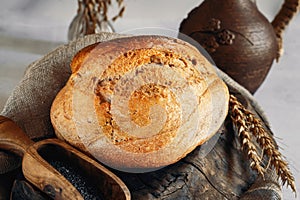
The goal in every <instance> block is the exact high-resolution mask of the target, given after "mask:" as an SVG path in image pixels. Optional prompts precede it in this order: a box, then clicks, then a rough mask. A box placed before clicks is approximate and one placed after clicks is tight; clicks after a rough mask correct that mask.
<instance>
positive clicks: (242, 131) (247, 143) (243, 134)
mask: <svg viewBox="0 0 300 200" xmlns="http://www.w3.org/2000/svg"><path fill="white" fill-rule="evenodd" d="M235 100H236V99H234V98H232V97H230V117H231V119H232V122H233V124H234V127H235V128H236V130H237V133H238V136H239V137H240V140H241V146H242V149H243V150H244V151H246V153H247V156H248V159H249V160H251V163H250V167H251V169H253V170H255V171H257V172H258V173H259V174H260V175H261V176H263V175H264V168H263V167H262V166H261V158H260V157H259V156H258V152H257V149H256V147H255V145H254V143H253V142H252V140H251V136H250V134H251V133H250V131H249V129H248V127H247V124H246V121H245V120H244V118H245V115H244V113H243V112H242V111H241V110H240V105H239V104H238V103H237V102H236V101H235Z"/></svg>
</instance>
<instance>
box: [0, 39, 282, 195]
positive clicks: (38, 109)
mask: <svg viewBox="0 0 300 200" xmlns="http://www.w3.org/2000/svg"><path fill="white" fill-rule="evenodd" d="M117 37H122V35H119V34H115V33H101V34H95V35H88V36H86V37H84V38H80V39H78V40H75V41H72V42H70V43H68V44H66V45H63V46H60V47H58V48H57V49H55V50H53V51H52V52H50V53H49V54H47V55H45V56H44V57H42V58H41V59H39V60H37V61H36V62H34V63H32V64H31V65H29V66H28V68H27V70H26V72H25V75H24V77H23V79H22V80H21V82H20V83H19V84H18V86H17V87H16V88H15V89H14V90H13V92H12V94H11V96H10V97H9V99H8V101H7V102H6V104H5V106H4V109H3V110H2V112H1V115H4V116H6V117H9V118H11V119H12V120H14V121H15V122H16V123H17V124H18V125H19V126H20V127H21V128H22V129H23V130H24V131H25V132H26V133H27V134H28V136H29V137H30V138H31V139H33V140H35V141H37V140H41V139H43V138H47V137H54V132H53V128H52V126H51V122H50V112H49V111H50V107H51V104H52V101H53V99H54V98H55V96H56V94H57V93H58V92H59V90H60V89H61V88H62V87H63V86H64V85H65V83H66V81H67V80H68V78H69V76H70V73H71V71H70V62H71V60H72V58H73V56H74V55H75V54H76V53H77V52H78V51H79V50H80V49H82V48H83V47H85V46H88V45H90V44H93V43H96V42H102V41H106V40H109V39H113V38H117ZM217 73H218V75H219V76H220V77H221V78H222V79H223V80H224V81H225V82H226V84H227V85H228V87H229V89H230V91H232V92H234V93H235V94H236V95H237V96H239V97H240V98H242V99H243V102H246V104H247V106H248V108H249V109H251V110H252V111H253V112H255V113H256V114H258V115H259V116H260V117H261V118H262V120H263V122H264V123H265V125H266V126H267V127H269V123H268V120H267V118H266V116H265V115H264V112H263V110H262V109H261V107H260V106H259V105H258V103H257V102H256V100H255V99H254V97H253V96H252V95H251V94H250V93H249V92H248V91H247V90H246V89H245V88H243V87H242V86H240V85H239V84H238V83H236V82H235V81H234V80H232V79H231V78H230V77H229V76H227V75H226V74H225V73H223V72H222V71H220V70H217ZM218 134H220V138H219V139H218V143H217V144H216V145H215V147H214V148H213V150H212V151H211V152H210V153H209V154H208V155H207V156H206V157H205V158H203V159H199V158H198V156H197V155H198V154H201V147H199V148H197V149H196V150H195V151H193V152H192V153H191V154H189V155H188V156H187V157H186V158H184V159H182V160H181V161H179V162H178V163H175V164H174V165H171V166H169V167H166V168H163V169H162V170H159V171H154V172H151V173H145V174H128V173H123V172H116V174H117V175H118V176H120V177H121V178H122V179H123V180H124V182H125V183H126V184H127V185H128V187H129V189H130V190H131V193H132V197H133V199H174V198H177V199H206V198H208V199H211V198H216V199H220V198H222V199H224V198H225V199H239V198H241V199H251V200H252V199H253V200H254V199H261V198H263V199H281V187H280V185H279V184H278V181H277V176H276V175H275V173H274V170H272V169H270V170H268V172H267V173H266V175H265V177H264V179H262V178H260V177H258V176H257V175H256V173H255V172H253V171H252V170H250V168H249V161H248V160H247V158H246V156H245V155H243V153H242V151H241V150H240V148H241V147H240V145H239V142H238V138H237V135H236V134H234V133H233V131H232V127H231V126H230V124H229V123H227V122H226V121H225V122H224V126H223V127H222V128H221V129H220V130H219V133H218ZM19 164H20V163H19V162H18V160H14V159H12V158H11V156H10V155H9V154H7V152H4V151H1V150H0V174H4V173H5V172H7V171H10V170H12V169H14V168H16V167H17V166H18V165H19Z"/></svg>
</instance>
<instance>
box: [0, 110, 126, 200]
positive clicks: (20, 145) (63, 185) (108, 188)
mask: <svg viewBox="0 0 300 200" xmlns="http://www.w3.org/2000/svg"><path fill="white" fill-rule="evenodd" d="M0 149H5V150H8V151H10V152H13V153H15V154H17V155H19V156H21V157H23V159H22V171H23V174H24V177H25V178H26V179H27V180H28V181H29V182H31V183H32V184H33V185H35V186H36V187H37V188H39V189H40V190H41V191H43V192H45V193H46V194H47V195H48V196H50V197H52V198H53V199H74V200H82V199H85V198H86V197H85V195H86V194H82V192H80V189H78V187H75V186H74V183H72V180H70V179H69V178H67V177H72V176H70V174H69V175H68V174H67V173H68V172H70V170H69V169H67V170H66V174H65V175H63V173H60V172H59V170H58V169H56V168H55V167H54V166H53V164H50V163H55V162H58V163H64V164H66V165H67V166H71V168H72V169H73V171H75V172H76V173H78V174H80V176H81V177H84V179H85V181H86V182H88V183H85V184H88V185H89V187H92V188H94V190H95V191H96V192H95V191H94V192H93V193H94V194H95V195H97V197H96V198H95V197H93V198H95V199H124V200H129V199H130V192H129V190H128V188H127V187H126V185H125V184H124V183H123V182H122V180H121V179H119V178H118V177H117V176H116V175H115V174H113V173H112V172H111V171H109V170H108V169H107V168H105V167H104V166H102V165H100V164H99V163H98V162H96V161H94V160H93V159H91V158H90V157H88V156H86V155H85V154H83V153H81V152H80V151H78V150H76V149H74V148H73V147H71V146H70V145H68V144H66V143H65V142H63V141H61V140H58V139H46V140H42V141H39V142H36V143H34V142H33V141H32V140H30V139H29V138H28V137H27V135H26V134H25V133H24V132H23V131H22V130H21V128H19V127H18V126H17V124H16V123H14V122H13V121H12V120H10V119H8V118H6V117H3V116H0ZM62 168H65V167H62ZM68 170H69V171H68ZM78 174H75V175H76V176H77V175H78ZM66 175H67V176H66ZM75 181H78V178H77V180H75ZM80 181H82V180H80ZM80 181H79V184H80ZM75 185H76V184H75ZM84 186H85V187H86V185H84ZM80 187H83V185H80ZM98 194H99V195H98Z"/></svg>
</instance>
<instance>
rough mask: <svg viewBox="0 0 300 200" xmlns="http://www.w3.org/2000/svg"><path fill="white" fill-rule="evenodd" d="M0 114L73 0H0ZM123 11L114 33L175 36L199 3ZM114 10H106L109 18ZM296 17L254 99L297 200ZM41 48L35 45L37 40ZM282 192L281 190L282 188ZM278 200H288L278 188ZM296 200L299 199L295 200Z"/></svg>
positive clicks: (133, 6) (262, 5)
mask: <svg viewBox="0 0 300 200" xmlns="http://www.w3.org/2000/svg"><path fill="white" fill-rule="evenodd" d="M0 1H1V7H0V110H1V109H2V107H3V105H4V103H5V101H6V99H7V97H8V96H9V94H10V93H11V90H12V89H13V88H14V87H15V86H16V84H17V83H18V82H19V80H20V79H21V78H22V75H23V73H24V70H25V68H26V67H27V65H28V64H29V63H31V62H32V61H34V60H36V59H38V58H40V57H42V55H44V54H45V53H47V52H49V51H51V50H52V49H53V48H55V47H56V46H57V45H58V44H60V43H66V42H67V29H68V25H69V24H70V22H71V20H72V18H73V17H74V15H75V13H76V9H77V3H76V1H75V0H72V1H68V0H51V1H42V0H39V1H38V0H10V1H6V0H0ZM124 1H125V4H126V11H125V13H124V16H123V18H120V19H118V20H117V21H116V22H115V23H114V24H113V26H114V28H115V30H116V32H122V31H127V30H130V29H135V28H142V27H161V28H168V29H172V30H175V31H177V30H178V28H179V24H180V22H181V21H182V19H183V18H185V17H186V15H187V13H188V12H189V11H190V10H191V9H192V8H194V7H195V6H197V5H199V4H200V3H201V2H202V1H201V0H124ZM257 4H258V7H259V9H260V10H261V12H262V13H263V14H264V15H265V16H266V17H267V18H268V19H269V20H272V19H273V17H274V15H275V14H276V13H277V11H278V10H279V8H280V6H281V4H282V0H257ZM115 10H116V9H115V8H112V9H111V14H114V11H115ZM299 24H300V17H299V15H298V16H296V17H295V18H294V19H293V21H292V22H291V23H290V25H289V26H288V29H287V30H286V31H285V35H284V50H285V52H284V55H283V56H282V58H281V59H280V62H279V63H274V64H273V67H272V69H271V71H270V73H269V75H268V77H267V79H266V80H265V82H264V83H263V85H262V86H261V87H260V88H259V90H258V91H257V93H256V94H255V98H256V99H257V100H258V102H259V103H260V105H261V106H262V107H263V109H264V110H265V112H266V114H267V116H268V117H269V120H270V122H271V125H272V130H273V132H274V133H275V136H276V139H277V142H278V143H279V145H280V147H281V151H282V152H283V154H284V155H285V156H286V159H287V160H288V162H289V163H290V167H291V170H292V172H293V173H294V175H295V178H296V186H297V189H298V196H300V190H299V188H300V183H299V182H300V168H299V167H300V161H299V160H300V156H299V153H300V131H299V127H298V125H300V84H299V82H300V64H299V63H300V62H299V60H298V59H299V58H300V50H299V49H300V38H299V34H300V26H299ZM37 40H40V41H43V42H44V43H45V45H43V46H38V44H39V42H40V41H37ZM284 188H285V187H284ZM284 199H294V195H293V194H292V193H291V192H290V190H289V189H284ZM299 199H300V198H299Z"/></svg>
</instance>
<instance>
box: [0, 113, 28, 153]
mask: <svg viewBox="0 0 300 200" xmlns="http://www.w3.org/2000/svg"><path fill="white" fill-rule="evenodd" d="M32 144H33V141H32V140H30V138H29V137H28V136H27V135H26V134H25V133H24V132H23V131H22V129H21V128H20V127H19V126H18V125H17V124H16V123H15V122H13V121H12V120H11V119H9V118H7V117H4V116H0V149H5V150H8V151H10V152H13V153H16V154H17V155H19V156H21V157H23V155H24V153H25V151H26V149H27V148H28V147H29V146H30V145H32Z"/></svg>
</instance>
